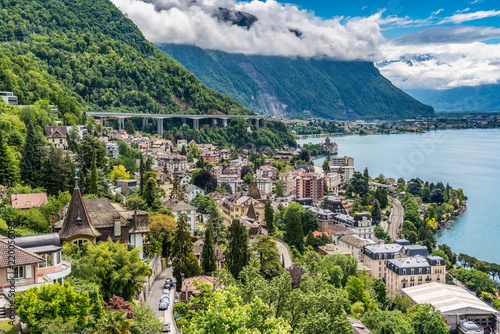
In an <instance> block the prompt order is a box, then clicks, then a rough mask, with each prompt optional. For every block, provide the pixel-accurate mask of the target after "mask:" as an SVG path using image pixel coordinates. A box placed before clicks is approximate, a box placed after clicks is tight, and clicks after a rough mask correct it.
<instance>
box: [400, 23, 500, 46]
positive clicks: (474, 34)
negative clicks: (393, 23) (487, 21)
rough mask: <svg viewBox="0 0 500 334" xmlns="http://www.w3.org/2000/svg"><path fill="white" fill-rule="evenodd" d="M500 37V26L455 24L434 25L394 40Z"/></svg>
mask: <svg viewBox="0 0 500 334" xmlns="http://www.w3.org/2000/svg"><path fill="white" fill-rule="evenodd" d="M495 38H500V28H495V27H476V26H471V25H455V26H441V27H432V28H427V29H423V30H419V31H417V32H414V33H410V34H406V35H403V36H401V37H399V38H397V39H395V40H394V42H395V43H397V44H400V45H403V44H444V43H445V44H447V43H471V42H479V41H486V40H490V39H495Z"/></svg>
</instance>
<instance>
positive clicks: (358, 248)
mask: <svg viewBox="0 0 500 334" xmlns="http://www.w3.org/2000/svg"><path fill="white" fill-rule="evenodd" d="M337 244H338V245H339V246H341V247H344V248H347V249H348V250H350V251H352V255H353V256H354V257H355V258H356V259H357V260H358V261H362V260H363V249H364V248H365V247H368V246H370V245H374V244H375V241H373V240H370V239H363V238H360V237H358V236H357V235H348V234H346V235H343V236H341V237H340V238H339V239H338V242H337Z"/></svg>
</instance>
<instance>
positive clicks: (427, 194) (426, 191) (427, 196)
mask: <svg viewBox="0 0 500 334" xmlns="http://www.w3.org/2000/svg"><path fill="white" fill-rule="evenodd" d="M422 202H424V203H430V202H431V188H429V187H424V188H422Z"/></svg>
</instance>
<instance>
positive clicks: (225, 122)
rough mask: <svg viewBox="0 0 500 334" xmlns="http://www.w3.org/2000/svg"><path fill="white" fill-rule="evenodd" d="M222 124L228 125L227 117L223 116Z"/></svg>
mask: <svg viewBox="0 0 500 334" xmlns="http://www.w3.org/2000/svg"><path fill="white" fill-rule="evenodd" d="M222 125H224V127H226V126H227V118H223V119H222Z"/></svg>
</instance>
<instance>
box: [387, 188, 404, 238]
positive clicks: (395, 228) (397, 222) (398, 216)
mask: <svg viewBox="0 0 500 334" xmlns="http://www.w3.org/2000/svg"><path fill="white" fill-rule="evenodd" d="M389 198H390V199H391V201H392V211H391V216H390V218H389V220H390V222H391V223H390V224H389V235H390V236H391V238H392V239H393V240H394V239H399V238H401V229H402V225H403V218H404V214H405V211H404V209H403V206H402V205H401V202H400V201H399V200H398V199H396V198H394V197H392V196H389Z"/></svg>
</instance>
